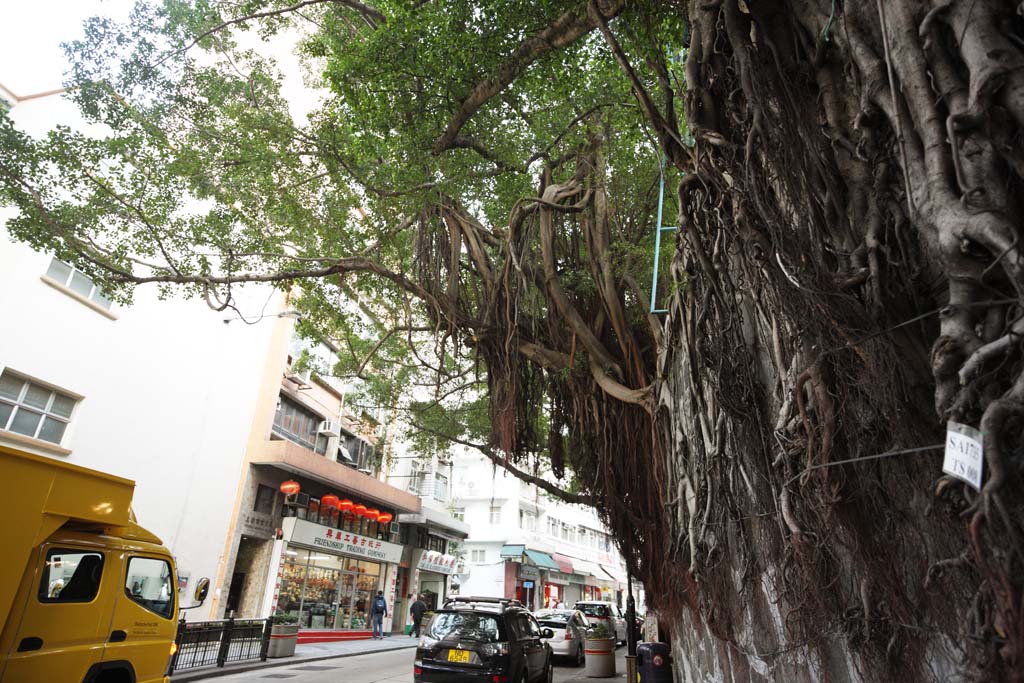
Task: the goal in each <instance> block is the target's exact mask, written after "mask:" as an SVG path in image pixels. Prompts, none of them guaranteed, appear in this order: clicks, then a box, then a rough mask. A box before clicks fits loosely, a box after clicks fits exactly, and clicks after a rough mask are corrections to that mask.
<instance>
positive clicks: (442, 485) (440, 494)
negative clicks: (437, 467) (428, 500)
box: [434, 472, 448, 503]
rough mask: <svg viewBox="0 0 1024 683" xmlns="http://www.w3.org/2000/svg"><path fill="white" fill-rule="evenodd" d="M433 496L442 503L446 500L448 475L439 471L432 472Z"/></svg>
mask: <svg viewBox="0 0 1024 683" xmlns="http://www.w3.org/2000/svg"><path fill="white" fill-rule="evenodd" d="M434 498H435V499H437V500H439V501H441V502H442V503H443V502H445V501H446V500H448V477H446V476H444V475H443V474H441V473H440V472H438V473H436V474H434Z"/></svg>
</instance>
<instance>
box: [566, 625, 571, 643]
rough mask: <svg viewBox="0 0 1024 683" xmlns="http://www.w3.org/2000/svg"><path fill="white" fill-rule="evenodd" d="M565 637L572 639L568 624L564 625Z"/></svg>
mask: <svg viewBox="0 0 1024 683" xmlns="http://www.w3.org/2000/svg"><path fill="white" fill-rule="evenodd" d="M565 639H566V640H572V629H571V628H569V627H568V626H566V627H565Z"/></svg>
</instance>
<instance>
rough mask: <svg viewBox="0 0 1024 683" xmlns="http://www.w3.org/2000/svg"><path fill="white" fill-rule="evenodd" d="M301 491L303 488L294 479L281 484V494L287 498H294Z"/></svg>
mask: <svg viewBox="0 0 1024 683" xmlns="http://www.w3.org/2000/svg"><path fill="white" fill-rule="evenodd" d="M301 490H302V487H301V486H299V482H297V481H295V480H294V479H289V480H288V481H286V482H284V483H282V484H281V493H283V494H284V495H286V496H294V495H295V494H296V493H298V492H299V491H301Z"/></svg>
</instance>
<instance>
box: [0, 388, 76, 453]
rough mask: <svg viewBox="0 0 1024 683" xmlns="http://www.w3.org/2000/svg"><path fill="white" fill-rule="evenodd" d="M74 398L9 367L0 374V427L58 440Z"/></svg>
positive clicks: (73, 407)
mask: <svg viewBox="0 0 1024 683" xmlns="http://www.w3.org/2000/svg"><path fill="white" fill-rule="evenodd" d="M77 402H78V401H77V399H75V398H74V397H72V396H68V395H67V394H64V393H61V392H60V391H57V390H55V389H51V388H49V387H47V386H43V385H42V384H38V383H37V382H33V381H31V380H29V379H26V378H25V377H22V376H21V375H17V374H15V373H13V372H11V371H10V370H4V372H3V374H2V375H0V429H3V430H6V431H8V432H14V433H15V434H21V435H23V436H30V437H32V438H33V439H40V440H42V441H49V442H50V443H55V444H60V442H61V440H62V439H63V438H64V431H65V430H66V429H67V427H68V423H69V422H70V421H71V412H72V411H73V410H74V409H75V403H77Z"/></svg>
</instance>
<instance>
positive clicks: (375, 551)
mask: <svg viewBox="0 0 1024 683" xmlns="http://www.w3.org/2000/svg"><path fill="white" fill-rule="evenodd" d="M282 528H283V530H284V539H285V540H286V541H288V542H289V543H297V544H299V545H305V546H309V547H312V548H320V549H323V550H327V551H332V552H336V553H339V554H341V555H348V556H350V557H359V558H365V559H367V560H373V561H375V562H388V563H391V564H397V563H398V562H399V561H400V560H401V559H402V546H400V545H398V544H396V543H388V542H387V541H378V540H377V539H376V538H370V537H368V536H360V535H359V534H354V533H352V532H351V531H342V530H341V529H332V528H330V527H326V526H323V525H320V524H313V523H312V522H307V521H306V520H304V519H298V518H297V517H288V518H287V519H285V520H284V522H283V523H282Z"/></svg>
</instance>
